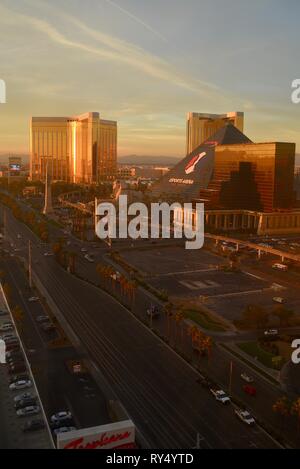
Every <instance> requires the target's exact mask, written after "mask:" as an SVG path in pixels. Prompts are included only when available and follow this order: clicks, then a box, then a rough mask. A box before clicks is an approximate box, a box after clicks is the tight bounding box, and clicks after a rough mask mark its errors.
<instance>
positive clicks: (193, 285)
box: [179, 280, 220, 290]
mask: <svg viewBox="0 0 300 469" xmlns="http://www.w3.org/2000/svg"><path fill="white" fill-rule="evenodd" d="M179 283H180V284H181V285H183V286H184V287H186V288H188V289H189V290H204V289H205V290H206V289H207V288H216V287H220V284H219V283H217V282H215V281H213V280H191V281H187V280H179Z"/></svg>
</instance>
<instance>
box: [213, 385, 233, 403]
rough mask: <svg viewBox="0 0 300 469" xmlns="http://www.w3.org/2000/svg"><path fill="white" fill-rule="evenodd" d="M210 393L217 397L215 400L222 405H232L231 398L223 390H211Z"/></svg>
mask: <svg viewBox="0 0 300 469" xmlns="http://www.w3.org/2000/svg"><path fill="white" fill-rule="evenodd" d="M210 392H211V393H212V395H213V396H214V397H215V399H216V400H217V401H219V402H221V403H222V404H229V403H230V397H229V396H227V394H226V392H225V391H223V390H222V389H213V388H212V389H210Z"/></svg>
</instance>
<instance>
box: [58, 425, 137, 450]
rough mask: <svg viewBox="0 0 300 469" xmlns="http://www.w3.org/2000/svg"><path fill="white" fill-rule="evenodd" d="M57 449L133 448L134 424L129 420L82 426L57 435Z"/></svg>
mask: <svg viewBox="0 0 300 469" xmlns="http://www.w3.org/2000/svg"><path fill="white" fill-rule="evenodd" d="M57 448H58V449H126V448H135V426H134V424H133V422H132V421H131V420H124V421H122V422H116V423H109V424H108V425H100V426H98V427H91V428H84V429H81V430H74V431H71V432H66V433H59V434H58V435H57Z"/></svg>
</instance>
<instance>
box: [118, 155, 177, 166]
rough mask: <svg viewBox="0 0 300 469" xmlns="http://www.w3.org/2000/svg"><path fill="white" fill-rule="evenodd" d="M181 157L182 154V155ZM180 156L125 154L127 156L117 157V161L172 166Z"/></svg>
mask: <svg viewBox="0 0 300 469" xmlns="http://www.w3.org/2000/svg"><path fill="white" fill-rule="evenodd" d="M182 158H183V156H182ZM180 160H181V158H180V157H179V156H146V155H141V156H140V155H127V156H120V157H119V158H118V163H120V164H133V165H139V164H142V165H145V164H149V165H153V164H155V165H163V166H169V165H170V166H172V165H174V164H176V163H178V161H180Z"/></svg>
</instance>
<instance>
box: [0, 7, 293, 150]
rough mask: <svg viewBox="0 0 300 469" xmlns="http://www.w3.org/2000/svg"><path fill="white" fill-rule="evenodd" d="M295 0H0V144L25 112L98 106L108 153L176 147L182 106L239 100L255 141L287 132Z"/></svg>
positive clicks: (223, 107)
mask: <svg viewBox="0 0 300 469" xmlns="http://www.w3.org/2000/svg"><path fill="white" fill-rule="evenodd" d="M299 17H300V2H299V1H298V0H251V1H250V0H226V1H224V0H85V1H84V2H83V1H82V0H51V2H50V0H48V2H47V1H44V0H0V79H2V80H5V82H6V88H7V102H6V104H0V153H3V152H12V153H17V152H23V153H28V145H29V118H30V117H31V116H72V115H74V114H81V113H84V112H87V111H90V112H91V111H94V112H96V111H97V112H99V113H100V116H102V117H103V118H104V119H113V120H117V121H118V154H119V155H120V156H122V155H129V154H138V155H155V156H158V155H164V156H178V157H182V156H184V150H185V129H186V127H185V126H186V124H185V121H186V113H187V112H205V113H224V112H231V111H243V112H244V113H245V129H244V130H245V133H246V135H247V136H248V137H249V138H251V139H252V140H254V141H287V142H296V144H297V151H298V152H300V132H299V118H300V104H298V105H296V104H293V103H292V102H291V91H292V90H291V83H292V81H293V80H294V79H296V78H300V46H299V44H300V41H299V39H300V30H299V24H298V22H299Z"/></svg>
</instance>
